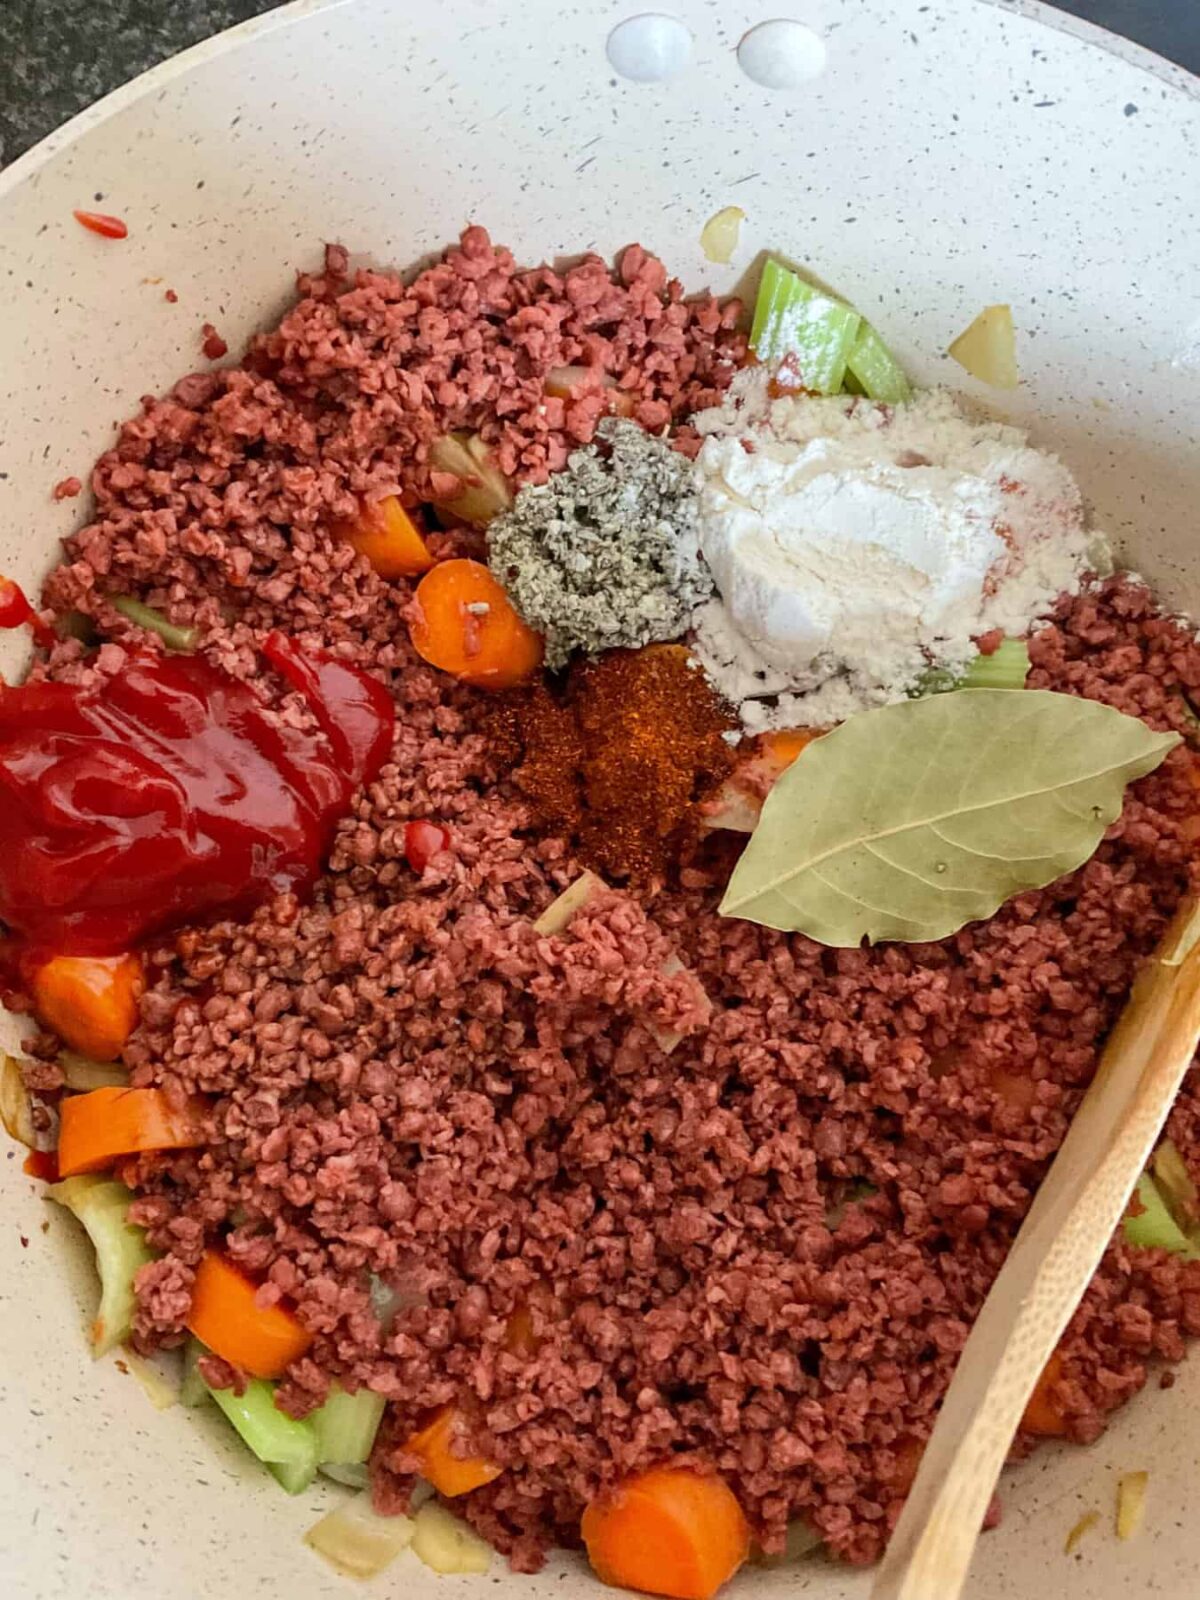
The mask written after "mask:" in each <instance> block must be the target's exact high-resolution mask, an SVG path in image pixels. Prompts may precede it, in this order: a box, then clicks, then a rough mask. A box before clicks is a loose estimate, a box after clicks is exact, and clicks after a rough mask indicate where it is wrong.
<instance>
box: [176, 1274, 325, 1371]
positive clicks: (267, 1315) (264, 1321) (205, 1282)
mask: <svg viewBox="0 0 1200 1600" xmlns="http://www.w3.org/2000/svg"><path fill="white" fill-rule="evenodd" d="M257 1293H258V1291H257V1288H256V1287H255V1285H254V1284H253V1283H251V1281H250V1279H249V1278H247V1277H244V1276H243V1275H242V1273H240V1272H239V1271H238V1269H237V1268H236V1267H235V1266H234V1265H233V1263H232V1262H230V1261H228V1260H226V1258H225V1257H224V1256H223V1255H221V1254H219V1253H218V1252H217V1251H216V1250H208V1251H206V1252H205V1254H204V1256H203V1257H202V1259H201V1261H200V1265H199V1266H198V1267H197V1268H196V1279H195V1282H194V1283H193V1285H192V1309H191V1311H190V1312H189V1313H188V1319H187V1325H188V1328H189V1330H190V1331H191V1332H192V1333H194V1334H195V1335H196V1338H197V1339H199V1341H200V1343H201V1344H204V1345H207V1346H208V1348H209V1349H210V1350H211V1351H212V1352H213V1354H214V1355H218V1356H220V1357H221V1358H222V1359H223V1360H225V1361H229V1362H231V1363H232V1364H233V1365H234V1366H235V1367H240V1368H241V1369H242V1371H243V1372H248V1373H250V1374H251V1376H252V1377H255V1378H278V1377H280V1376H282V1374H283V1372H284V1371H285V1370H286V1369H287V1368H288V1367H289V1366H290V1365H291V1364H292V1362H293V1361H298V1360H299V1359H300V1357H301V1356H302V1355H303V1354H304V1352H305V1351H306V1350H307V1349H308V1347H309V1345H310V1344H311V1343H312V1334H311V1333H309V1331H308V1329H307V1328H306V1327H305V1326H304V1325H303V1323H302V1322H301V1321H300V1320H299V1318H298V1317H296V1316H294V1315H293V1313H292V1312H290V1311H288V1310H286V1309H285V1308H284V1307H283V1306H281V1305H273V1306H260V1305H259V1304H258V1301H257V1298H256V1296H257Z"/></svg>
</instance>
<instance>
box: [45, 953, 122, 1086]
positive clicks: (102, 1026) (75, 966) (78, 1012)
mask: <svg viewBox="0 0 1200 1600" xmlns="http://www.w3.org/2000/svg"><path fill="white" fill-rule="evenodd" d="M145 986H146V985H145V977H144V974H143V972H142V962H141V958H140V957H139V956H136V955H125V956H55V957H53V959H52V960H50V961H47V962H46V963H45V965H44V966H41V967H39V968H38V969H37V971H36V972H35V973H34V974H33V977H32V979H31V981H30V988H31V989H32V991H33V1003H34V1007H35V1009H36V1010H37V1014H38V1016H39V1017H40V1018H41V1020H42V1022H44V1023H45V1025H46V1026H47V1027H48V1028H51V1029H53V1031H54V1032H55V1033H57V1034H58V1036H59V1038H60V1039H62V1040H63V1041H64V1042H65V1043H66V1044H68V1045H69V1046H70V1047H71V1049H72V1050H78V1052H79V1054H80V1055H81V1056H90V1057H91V1059H92V1060H93V1061H115V1060H116V1058H117V1056H119V1055H120V1053H121V1051H122V1050H123V1049H124V1048H125V1041H126V1040H127V1039H128V1038H129V1035H130V1034H131V1033H132V1032H133V1030H134V1028H135V1027H136V1025H137V1020H138V1001H139V1000H140V999H141V996H142V990H143V989H144V988H145Z"/></svg>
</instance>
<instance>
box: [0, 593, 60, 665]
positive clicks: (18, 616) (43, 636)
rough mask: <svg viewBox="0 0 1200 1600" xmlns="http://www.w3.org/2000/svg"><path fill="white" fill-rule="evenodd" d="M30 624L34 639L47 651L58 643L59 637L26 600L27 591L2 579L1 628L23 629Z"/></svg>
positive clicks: (0, 598)
mask: <svg viewBox="0 0 1200 1600" xmlns="http://www.w3.org/2000/svg"><path fill="white" fill-rule="evenodd" d="M26 624H28V626H29V627H30V628H32V630H33V637H34V638H35V639H36V640H37V642H38V643H39V644H40V645H43V646H44V647H45V648H46V649H47V650H49V649H50V647H51V646H52V645H55V644H57V643H58V635H57V634H56V633H55V631H54V629H53V628H48V627H47V626H46V624H45V623H44V622H43V621H42V619H41V617H39V616H38V614H37V612H36V611H35V610H34V609H33V607H32V606H31V605H30V604H29V601H28V600H27V599H26V598H25V591H24V590H23V589H22V588H21V586H20V584H18V583H14V582H13V581H12V579H11V578H0V628H23V627H25V626H26Z"/></svg>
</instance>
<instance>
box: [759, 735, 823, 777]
mask: <svg viewBox="0 0 1200 1600" xmlns="http://www.w3.org/2000/svg"><path fill="white" fill-rule="evenodd" d="M824 731H825V730H824V729H823V728H780V729H779V730H778V732H776V733H764V734H763V736H762V740H761V742H760V745H759V749H760V751H761V752H762V754H763V756H765V757H766V763H767V766H768V768H769V769H770V770H773V771H774V772H775V775H776V776H778V775H779V773H781V772H782V771H783V770H784V768H785V767H790V766H791V764H792V762H793V761H795V759H796V757H797V756H798V755H799V754H800V752H801V751H802V750H804V749H806V748H807V747H808V746H809V745H810V744H811V743H812V742H813V740H814V739H819V738H820V737H821V734H822V733H823V732H824Z"/></svg>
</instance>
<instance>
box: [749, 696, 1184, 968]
mask: <svg viewBox="0 0 1200 1600" xmlns="http://www.w3.org/2000/svg"><path fill="white" fill-rule="evenodd" d="M1179 742H1180V741H1179V736H1178V734H1174V733H1165V734H1164V733H1155V732H1154V730H1153V729H1151V728H1148V727H1147V726H1146V724H1145V723H1144V722H1141V721H1139V720H1138V718H1136V717H1127V716H1124V715H1123V714H1122V713H1121V712H1119V711H1114V710H1113V709H1112V707H1111V706H1105V705H1101V704H1100V703H1099V702H1098V701H1096V700H1081V699H1078V698H1076V697H1075V696H1074V695H1065V694H1054V693H1051V692H1050V691H1048V690H1044V689H1026V690H1024V691H1023V692H1022V693H1020V694H1013V693H1012V692H1011V690H1007V689H963V690H960V691H959V692H958V693H956V694H940V695H930V696H928V697H927V698H925V699H921V700H906V701H903V702H901V703H900V704H899V705H893V706H881V707H880V708H879V709H878V710H876V711H865V712H862V713H861V714H860V715H858V716H855V717H851V718H850V719H849V721H847V722H844V723H843V724H842V725H841V727H839V728H835V729H834V730H833V732H832V733H827V734H825V735H823V736H822V737H821V738H819V739H814V740H813V741H812V743H811V744H809V745H807V746H806V747H805V749H804V750H803V751H802V752H801V754H800V755H799V757H798V758H797V759H796V760H795V761H794V762H793V763H792V765H791V766H790V767H789V768H788V769H787V770H786V771H785V772H784V773H783V775H782V776H781V777H780V778H779V779H778V781H777V782H776V783H775V785H774V787H773V788H772V789H771V792H770V793H769V794H768V796H767V799H766V802H765V804H764V805H763V809H762V815H761V817H760V818H759V822H758V826H757V827H756V828H755V830H754V832H753V834H752V835H751V838H750V842H749V844H748V845H747V846H746V849H745V850H744V851H743V853H742V857H741V859H740V861H739V862H738V864H737V867H736V868H735V870H734V873H733V876H732V877H731V879H730V881H729V886H728V888H727V889H726V891H725V897H724V899H723V900H722V902H721V912H722V914H723V915H724V916H728V917H742V918H745V919H746V920H748V921H750V922H759V923H762V924H763V925H764V926H765V927H768V928H780V929H784V930H788V931H795V932H800V933H805V934H807V935H808V936H809V938H811V939H816V940H817V941H818V942H819V943H821V944H827V945H836V946H841V947H843V948H845V947H851V946H855V945H858V944H861V942H862V941H863V940H864V939H867V940H869V941H870V942H871V943H876V942H877V941H879V940H883V939H892V940H902V941H909V942H913V941H919V940H932V939H944V938H946V937H947V936H948V935H949V934H951V933H954V932H956V931H957V930H958V929H959V928H961V927H963V926H964V925H965V924H966V923H968V922H978V921H980V920H982V919H983V918H985V917H990V916H991V915H992V914H993V913H994V912H995V911H996V910H998V909H999V907H1000V906H1001V905H1003V903H1004V902H1005V901H1006V900H1008V899H1010V898H1011V897H1012V896H1013V895H1015V894H1019V893H1021V892H1022V890H1025V889H1037V888H1041V887H1042V885H1043V884H1047V883H1052V882H1053V881H1054V879H1055V878H1058V877H1061V876H1062V875H1063V874H1064V873H1066V872H1071V871H1072V870H1073V869H1074V868H1076V867H1078V866H1081V865H1082V864H1083V863H1084V862H1085V861H1086V860H1087V859H1088V857H1089V856H1090V855H1092V853H1093V852H1094V851H1095V849H1096V847H1097V846H1098V845H1099V843H1100V840H1101V838H1102V837H1103V835H1104V830H1105V829H1106V828H1107V827H1108V825H1109V824H1110V823H1111V822H1114V821H1115V820H1116V818H1117V817H1118V816H1119V815H1120V811H1121V805H1122V801H1123V798H1124V792H1125V786H1126V784H1128V783H1131V782H1132V781H1133V780H1134V779H1135V778H1140V777H1143V776H1144V775H1145V774H1146V773H1147V772H1152V771H1153V770H1154V768H1155V767H1157V766H1158V764H1159V762H1160V761H1162V760H1163V758H1164V757H1165V756H1166V754H1167V752H1168V751H1169V750H1170V749H1172V748H1173V747H1174V746H1175V745H1177V744H1178V743H1179Z"/></svg>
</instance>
